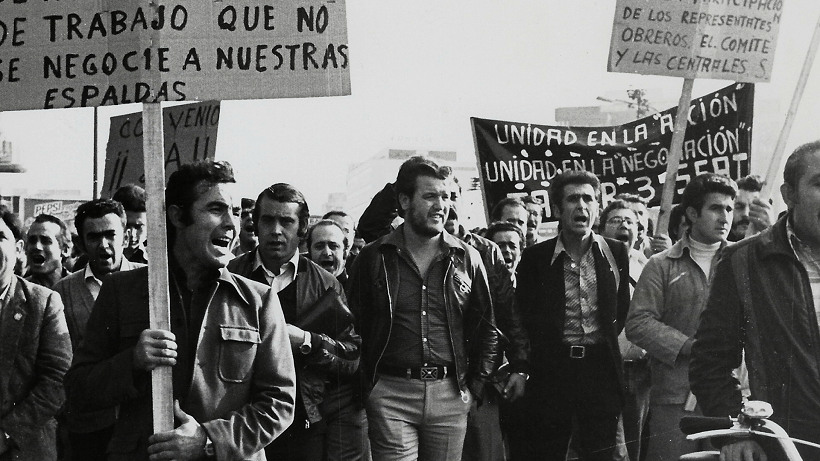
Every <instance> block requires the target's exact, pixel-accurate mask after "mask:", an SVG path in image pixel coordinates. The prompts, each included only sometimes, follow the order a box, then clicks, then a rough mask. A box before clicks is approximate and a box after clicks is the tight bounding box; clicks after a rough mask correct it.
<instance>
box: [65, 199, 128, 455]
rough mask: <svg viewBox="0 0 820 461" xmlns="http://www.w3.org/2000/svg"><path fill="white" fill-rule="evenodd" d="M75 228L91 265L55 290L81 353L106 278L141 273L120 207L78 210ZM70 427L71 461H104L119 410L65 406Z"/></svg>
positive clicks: (94, 205)
mask: <svg viewBox="0 0 820 461" xmlns="http://www.w3.org/2000/svg"><path fill="white" fill-rule="evenodd" d="M74 225H75V226H76V228H77V232H78V234H79V235H80V237H79V238H78V240H77V244H78V245H79V247H80V249H81V250H82V251H83V252H84V253H85V254H86V255H87V256H88V264H87V265H86V266H85V268H83V269H80V270H78V271H76V272H74V273H72V274H69V275H68V276H66V277H65V278H63V279H61V280H60V281H59V282H57V283H56V284H55V285H54V291H56V292H57V293H59V294H60V297H61V298H62V300H63V303H64V304H65V316H66V322H67V323H68V331H69V333H70V334H71V348H72V350H77V347H78V346H79V345H80V342H81V341H82V339H83V336H85V326H86V323H87V322H88V316H89V315H90V314H91V309H92V308H93V307H94V301H95V300H96V299H97V295H99V293H100V287H101V286H102V280H103V278H104V277H105V276H106V275H107V274H110V273H112V272H117V271H128V270H131V269H136V268H138V267H142V266H143V264H139V263H132V262H131V261H128V260H127V259H125V258H123V242H124V237H125V211H124V210H123V207H122V204H120V202H117V201H114V200H108V199H97V200H92V201H90V202H85V203H83V204H82V205H80V206H79V207H78V208H77V212H76V217H75V218H74ZM65 418H66V427H67V429H68V438H69V442H70V444H71V454H72V458H73V459H76V460H104V459H105V450H106V448H107V447H108V441H109V440H110V438H111V432H112V431H113V429H114V422H115V421H116V419H117V417H116V409H115V408H114V407H111V408H107V409H103V410H99V411H92V412H85V413H84V412H77V411H73V410H72V409H71V401H68V402H66V411H65Z"/></svg>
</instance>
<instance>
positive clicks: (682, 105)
mask: <svg viewBox="0 0 820 461" xmlns="http://www.w3.org/2000/svg"><path fill="white" fill-rule="evenodd" d="M694 83H695V79H693V78H686V79H684V80H683V89H682V90H681V94H680V100H679V101H678V112H677V115H675V131H674V132H673V133H672V145H671V146H669V157H667V159H666V179H665V180H664V182H663V193H662V195H661V209H660V211H659V212H658V225H657V226H656V227H655V233H656V234H664V235H665V234H666V233H667V232H668V229H669V212H670V211H671V210H672V200H673V199H674V198H675V187H676V186H677V182H678V168H680V159H681V157H682V156H683V139H684V137H685V136H686V123H687V120H688V118H689V105H690V104H691V103H692V86H693V85H694Z"/></svg>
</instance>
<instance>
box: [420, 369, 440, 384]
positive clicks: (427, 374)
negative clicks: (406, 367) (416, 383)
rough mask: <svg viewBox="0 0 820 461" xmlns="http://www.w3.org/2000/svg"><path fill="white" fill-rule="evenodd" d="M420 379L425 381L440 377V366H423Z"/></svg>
mask: <svg viewBox="0 0 820 461" xmlns="http://www.w3.org/2000/svg"><path fill="white" fill-rule="evenodd" d="M419 379H422V380H425V381H435V380H436V379H438V367H421V373H420V374H419Z"/></svg>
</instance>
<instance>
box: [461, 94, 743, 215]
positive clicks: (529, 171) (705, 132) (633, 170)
mask: <svg viewBox="0 0 820 461" xmlns="http://www.w3.org/2000/svg"><path fill="white" fill-rule="evenodd" d="M753 107H754V85H752V84H743V83H736V84H732V85H730V86H728V87H726V88H723V89H721V90H719V91H716V92H714V93H712V94H709V95H706V96H703V97H700V98H698V99H695V100H693V101H692V103H691V105H690V107H689V117H688V126H687V128H686V137H685V141H684V143H683V156H682V158H681V163H680V169H679V170H678V179H677V181H678V187H677V188H676V193H675V200H674V202H675V203H677V202H678V201H679V200H678V199H679V194H680V193H681V192H682V191H683V188H684V187H686V184H687V183H688V182H689V180H690V179H691V178H693V177H695V176H697V175H699V174H701V173H707V172H710V173H719V174H724V175H726V176H729V177H731V178H733V179H738V178H741V177H743V176H746V175H748V174H749V165H750V162H751V147H752V115H753ZM676 112H677V108H672V109H668V110H665V111H663V112H661V113H659V114H654V115H651V116H649V117H645V118H642V119H640V120H636V121H634V122H632V123H628V124H625V125H621V126H607V127H565V126H550V125H536V124H532V123H518V122H505V121H501V120H487V119H480V118H474V117H473V118H471V121H472V125H473V136H474V138H475V145H476V154H477V156H478V164H479V165H478V166H479V169H480V173H479V174H480V176H481V183H482V186H483V191H484V204H485V206H486V209H487V210H488V215H489V210H492V209H493V206H495V204H496V203H498V201H499V200H501V199H503V198H505V197H508V196H517V197H523V196H526V195H531V196H533V197H535V198H537V199H540V200H541V201H543V202H544V203H545V209H546V210H545V211H546V212H547V215H549V213H550V207H549V199H548V197H547V189H548V187H549V184H550V181H551V180H552V178H553V177H555V175H556V174H557V173H558V172H560V171H563V170H567V169H575V170H587V171H591V172H592V173H594V174H596V175H597V176H598V178H599V179H600V180H601V187H602V190H603V194H604V202H606V201H607V200H608V198H611V197H613V196H615V195H616V194H619V193H622V192H630V193H634V194H638V195H640V196H641V197H643V198H645V199H647V200H649V205H650V206H659V205H660V201H661V192H662V189H663V182H664V177H665V176H666V157H667V156H668V154H669V146H670V144H671V142H672V132H673V131H674V125H675V113H676Z"/></svg>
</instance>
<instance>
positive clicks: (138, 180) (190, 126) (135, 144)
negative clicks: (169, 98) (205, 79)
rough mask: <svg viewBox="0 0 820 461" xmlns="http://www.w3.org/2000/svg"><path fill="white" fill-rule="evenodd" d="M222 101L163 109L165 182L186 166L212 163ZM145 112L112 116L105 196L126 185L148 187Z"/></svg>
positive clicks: (104, 179)
mask: <svg viewBox="0 0 820 461" xmlns="http://www.w3.org/2000/svg"><path fill="white" fill-rule="evenodd" d="M219 112H220V105H219V101H206V102H201V103H196V104H184V105H178V106H174V107H166V108H164V109H163V110H162V120H163V135H164V136H163V137H164V139H165V143H164V146H165V179H166V181H167V180H168V177H170V175H171V173H173V172H174V171H176V170H177V169H179V166H180V165H182V164H185V163H194V162H197V161H201V160H211V159H213V158H214V156H215V154H216V135H217V130H218V128H219ZM142 131H143V130H142V112H136V113H133V114H126V115H120V116H118V117H111V129H110V132H109V134H108V147H107V148H106V154H105V174H104V177H103V188H102V191H101V195H102V196H103V197H111V196H112V195H114V192H116V191H117V189H119V188H120V186H124V185H126V184H137V185H139V186H140V187H143V188H144V187H145V173H144V168H145V167H144V164H145V162H144V158H143V147H142V146H143V144H142Z"/></svg>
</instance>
